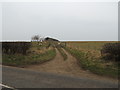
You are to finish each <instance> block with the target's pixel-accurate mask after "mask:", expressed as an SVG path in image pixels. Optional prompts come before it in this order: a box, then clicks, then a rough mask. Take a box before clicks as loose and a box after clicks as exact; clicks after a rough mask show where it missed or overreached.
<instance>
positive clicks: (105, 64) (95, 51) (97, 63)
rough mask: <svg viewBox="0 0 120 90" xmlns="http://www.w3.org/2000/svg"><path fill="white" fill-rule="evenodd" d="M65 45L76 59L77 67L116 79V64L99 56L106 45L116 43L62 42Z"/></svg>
mask: <svg viewBox="0 0 120 90" xmlns="http://www.w3.org/2000/svg"><path fill="white" fill-rule="evenodd" d="M63 43H66V48H65V49H66V50H67V51H68V52H69V53H71V54H72V55H73V56H75V57H76V59H77V60H78V63H79V65H80V66H81V67H82V68H83V69H85V70H89V71H91V72H93V73H96V74H99V75H106V76H110V77H116V78H117V77H118V71H119V69H118V62H114V61H111V60H104V59H103V58H102V56H101V49H102V47H103V45H104V44H106V43H116V42H113V41H108V42H107V41H106V42H105V41H104V42H100V41H98V42H97V41H96V42H93V41H89V42H87V41H85V42H63Z"/></svg>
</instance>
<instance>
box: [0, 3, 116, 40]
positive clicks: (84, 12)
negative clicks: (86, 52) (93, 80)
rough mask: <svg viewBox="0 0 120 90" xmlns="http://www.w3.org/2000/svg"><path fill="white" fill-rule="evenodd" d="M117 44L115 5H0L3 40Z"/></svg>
mask: <svg viewBox="0 0 120 90" xmlns="http://www.w3.org/2000/svg"><path fill="white" fill-rule="evenodd" d="M36 34H39V35H41V36H44V37H46V36H49V37H53V38H56V39H59V40H69V41H71V40H72V41H73V40H75V41H81V40H82V41H83V40H85V41H86V40H90V41H93V40H97V41H98V40H100V41H101V40H102V41H103V40H104V41H106V40H118V6H117V2H38V3H36V2H34V3H28V2H27V3H25V2H24V3H20V2H19V3H14V2H12V3H2V39H3V40H30V39H31V37H32V36H33V35H36Z"/></svg>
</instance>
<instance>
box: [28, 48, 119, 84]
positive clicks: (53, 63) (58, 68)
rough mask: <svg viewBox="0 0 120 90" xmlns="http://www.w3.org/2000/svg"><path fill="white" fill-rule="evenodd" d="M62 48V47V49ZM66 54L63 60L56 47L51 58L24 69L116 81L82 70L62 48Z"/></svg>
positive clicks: (115, 80)
mask: <svg viewBox="0 0 120 90" xmlns="http://www.w3.org/2000/svg"><path fill="white" fill-rule="evenodd" d="M63 50H64V49H63ZM64 52H65V53H66V54H67V57H68V58H67V60H64V59H63V57H62V56H61V54H60V52H59V51H58V50H57V49H56V56H55V58H54V59H53V60H50V61H48V62H45V63H42V64H37V65H30V66H28V67H26V69H30V70H35V71H41V72H50V73H58V74H62V75H69V76H75V77H84V78H85V77H87V78H93V79H97V80H102V81H103V80H107V81H108V80H109V81H112V82H117V81H118V80H117V79H114V78H110V77H105V76H100V75H96V74H94V73H92V72H90V71H88V70H83V69H82V68H81V67H80V65H78V63H77V60H76V59H75V58H74V57H73V56H72V55H71V54H69V53H68V52H67V51H65V50H64Z"/></svg>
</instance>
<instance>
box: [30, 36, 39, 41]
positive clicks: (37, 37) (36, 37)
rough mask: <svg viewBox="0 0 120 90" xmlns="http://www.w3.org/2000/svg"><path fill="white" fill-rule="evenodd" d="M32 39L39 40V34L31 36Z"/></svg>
mask: <svg viewBox="0 0 120 90" xmlns="http://www.w3.org/2000/svg"><path fill="white" fill-rule="evenodd" d="M31 39H32V41H37V42H38V41H39V39H40V36H39V35H35V36H33V37H32V38H31Z"/></svg>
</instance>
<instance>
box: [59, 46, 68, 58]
mask: <svg viewBox="0 0 120 90" xmlns="http://www.w3.org/2000/svg"><path fill="white" fill-rule="evenodd" d="M57 49H58V51H59V52H60V54H61V55H62V57H63V59H64V60H67V55H66V53H65V52H64V51H63V49H62V48H57Z"/></svg>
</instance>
